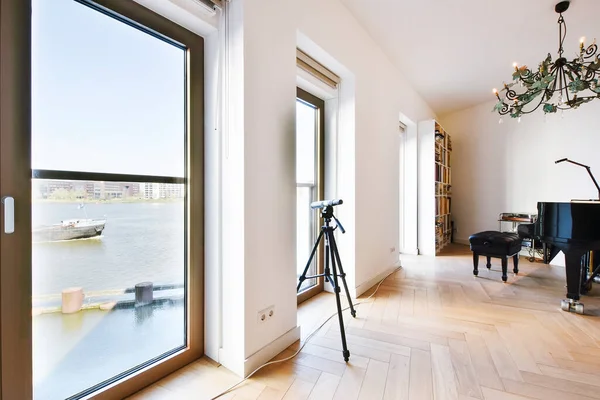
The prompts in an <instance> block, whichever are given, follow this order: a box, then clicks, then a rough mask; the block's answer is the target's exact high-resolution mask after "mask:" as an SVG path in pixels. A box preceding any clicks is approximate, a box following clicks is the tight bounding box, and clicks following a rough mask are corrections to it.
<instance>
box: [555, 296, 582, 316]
mask: <svg viewBox="0 0 600 400" xmlns="http://www.w3.org/2000/svg"><path fill="white" fill-rule="evenodd" d="M560 308H561V310H563V311H567V312H574V313H575V314H579V315H583V304H582V303H578V302H575V301H573V300H570V299H565V300H561V301H560Z"/></svg>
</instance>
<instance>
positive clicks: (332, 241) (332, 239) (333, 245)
mask: <svg viewBox="0 0 600 400" xmlns="http://www.w3.org/2000/svg"><path fill="white" fill-rule="evenodd" d="M329 243H330V244H329V245H330V246H331V249H332V253H333V254H334V257H335V258H336V261H337V265H338V268H339V269H340V278H342V283H343V284H344V290H345V291H346V296H347V297H348V304H350V314H352V317H354V318H356V310H355V309H354V305H352V298H351V297H350V292H349V291H348V285H347V284H346V273H345V272H344V269H343V268H342V261H341V260H340V253H339V252H338V248H337V243H336V242H335V237H334V236H333V232H329Z"/></svg>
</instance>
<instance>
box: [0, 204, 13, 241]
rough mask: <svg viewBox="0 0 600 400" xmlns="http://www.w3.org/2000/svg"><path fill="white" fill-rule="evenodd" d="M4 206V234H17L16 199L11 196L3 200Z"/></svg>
mask: <svg viewBox="0 0 600 400" xmlns="http://www.w3.org/2000/svg"><path fill="white" fill-rule="evenodd" d="M2 204H4V233H6V234H8V235H10V234H11V233H14V232H15V199H14V198H12V197H10V196H5V197H3V198H2Z"/></svg>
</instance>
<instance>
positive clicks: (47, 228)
mask: <svg viewBox="0 0 600 400" xmlns="http://www.w3.org/2000/svg"><path fill="white" fill-rule="evenodd" d="M32 189H33V196H34V199H33V203H32V218H33V250H32V251H33V271H32V275H33V315H34V317H33V342H34V360H33V361H34V363H33V364H34V391H35V398H36V399H59V398H60V399H63V398H66V397H69V396H71V395H73V394H76V393H78V392H80V391H82V390H85V389H87V388H88V387H90V386H93V385H95V384H97V383H100V382H102V381H104V380H107V379H110V378H111V377H113V376H115V375H117V374H120V373H121V372H124V371H126V370H128V369H130V368H133V367H135V366H136V365H139V364H141V363H143V362H145V361H147V360H149V359H152V358H154V357H156V356H159V355H161V354H163V353H165V352H168V351H170V350H172V349H174V348H178V347H181V346H183V345H185V319H184V318H185V317H184V311H185V307H184V302H183V299H184V282H185V275H184V268H183V266H184V265H185V264H184V263H185V245H184V243H185V242H184V240H185V238H184V236H185V234H184V232H185V211H184V210H185V207H184V204H185V203H184V188H183V185H177V184H153V183H148V184H138V183H127V182H98V181H95V182H94V181H88V182H84V181H50V180H33V188H32ZM145 282H151V283H152V284H153V287H152V288H151V289H153V290H147V291H146V292H145V293H144V294H143V295H142V297H140V295H138V294H136V285H139V284H143V283H145ZM142 286H144V285H142ZM138 290H143V289H138ZM144 295H145V296H150V297H151V298H152V299H151V300H150V298H149V297H144ZM167 327H168V328H167Z"/></svg>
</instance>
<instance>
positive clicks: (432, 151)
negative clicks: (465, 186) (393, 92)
mask: <svg viewBox="0 0 600 400" xmlns="http://www.w3.org/2000/svg"><path fill="white" fill-rule="evenodd" d="M418 130H419V235H418V236H419V238H418V240H419V252H420V253H421V254H426V255H436V254H438V253H439V252H440V251H441V250H442V249H443V248H444V247H445V246H447V245H448V244H449V243H450V241H451V238H452V165H451V164H452V163H451V161H452V157H451V156H452V138H451V136H450V134H449V133H448V132H446V130H445V129H444V128H443V127H442V126H441V125H440V124H439V123H438V122H437V121H435V120H428V121H423V122H421V123H419V127H418Z"/></svg>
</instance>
